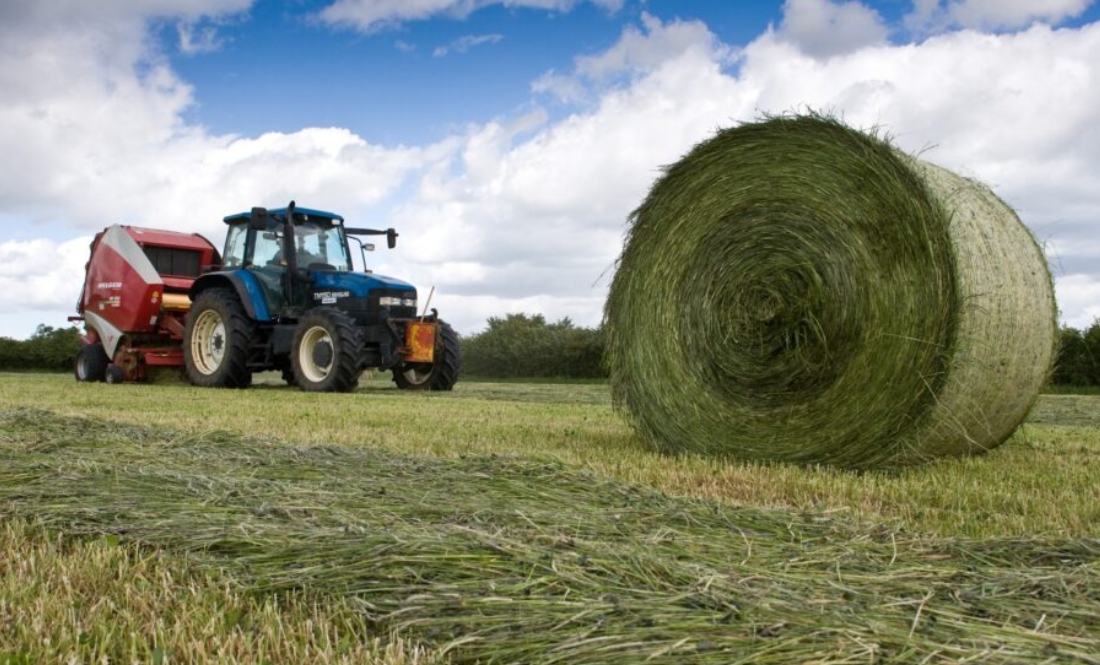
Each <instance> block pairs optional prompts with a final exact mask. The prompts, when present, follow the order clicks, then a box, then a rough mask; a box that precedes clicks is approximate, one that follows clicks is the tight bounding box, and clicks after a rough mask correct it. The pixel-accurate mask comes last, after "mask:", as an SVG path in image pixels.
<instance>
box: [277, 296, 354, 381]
mask: <svg viewBox="0 0 1100 665" xmlns="http://www.w3.org/2000/svg"><path fill="white" fill-rule="evenodd" d="M362 355H363V338H362V336H361V335H360V333H359V328H357V327H356V326H355V324H354V323H353V322H352V320H351V319H350V318H349V317H348V315H347V314H344V313H343V312H342V311H340V310H338V309H332V308H330V307H322V308H319V309H315V310H313V311H311V312H309V313H307V314H306V315H305V316H303V317H302V318H301V320H299V321H298V329H297V330H296V331H295V332H294V345H293V346H292V347H291V352H290V362H291V366H292V367H293V369H294V379H295V381H296V383H297V384H298V387H299V388H301V389H302V390H307V391H310V392H337V393H346V392H350V391H352V390H355V388H356V386H358V385H359V374H360V372H361V371H362V369H363V368H362Z"/></svg>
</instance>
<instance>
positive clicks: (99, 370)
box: [73, 343, 111, 381]
mask: <svg viewBox="0 0 1100 665" xmlns="http://www.w3.org/2000/svg"><path fill="white" fill-rule="evenodd" d="M109 362H111V359H110V358H108V357H107V352H106V351H104V350H103V345H102V344H99V343H96V344H84V345H82V346H81V347H80V350H79V351H77V352H76V364H75V366H74V368H73V373H74V374H75V375H76V380H77V381H104V380H106V379H107V363H109Z"/></svg>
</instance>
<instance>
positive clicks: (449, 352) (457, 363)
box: [393, 321, 462, 390]
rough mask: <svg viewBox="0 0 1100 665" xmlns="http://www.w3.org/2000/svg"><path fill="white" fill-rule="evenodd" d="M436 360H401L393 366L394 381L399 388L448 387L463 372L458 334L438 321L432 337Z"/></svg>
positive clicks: (431, 388) (438, 388)
mask: <svg viewBox="0 0 1100 665" xmlns="http://www.w3.org/2000/svg"><path fill="white" fill-rule="evenodd" d="M434 356H435V360H434V361H433V362H430V363H404V364H401V365H398V366H397V367H394V368H393V382H394V383H396V384H397V387H398V388H400V389H401V390H451V389H452V388H454V387H455V383H457V382H458V375H459V373H460V372H461V371H462V351H461V350H460V349H459V346H458V333H456V332H455V331H454V328H452V327H451V326H450V325H448V324H446V323H444V322H443V321H440V322H439V335H437V336H436V339H435V354H434Z"/></svg>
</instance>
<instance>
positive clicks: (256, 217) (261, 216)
mask: <svg viewBox="0 0 1100 665" xmlns="http://www.w3.org/2000/svg"><path fill="white" fill-rule="evenodd" d="M248 228H250V229H252V230H253V231H263V230H265V229H267V208H253V209H252V216H251V218H250V219H249V221H248Z"/></svg>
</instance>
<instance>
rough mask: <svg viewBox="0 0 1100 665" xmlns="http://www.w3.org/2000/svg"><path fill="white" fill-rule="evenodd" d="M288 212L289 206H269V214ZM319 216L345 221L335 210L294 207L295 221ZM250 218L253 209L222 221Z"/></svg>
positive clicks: (334, 220) (280, 214) (232, 221)
mask: <svg viewBox="0 0 1100 665" xmlns="http://www.w3.org/2000/svg"><path fill="white" fill-rule="evenodd" d="M286 213H287V208H268V210H267V214H269V215H276V216H285V215H286ZM317 217H320V218H323V219H327V220H330V221H332V222H339V223H343V221H344V218H343V217H341V216H340V215H337V214H336V213H334V212H326V211H324V210H313V209H312V208H299V207H295V208H294V221H295V222H299V221H302V222H304V221H307V220H308V219H312V218H317ZM250 219H252V211H248V212H239V213H237V214H235V215H229V216H228V217H225V218H224V219H223V220H222V221H224V222H225V223H226V224H234V223H236V222H241V221H247V220H250Z"/></svg>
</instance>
